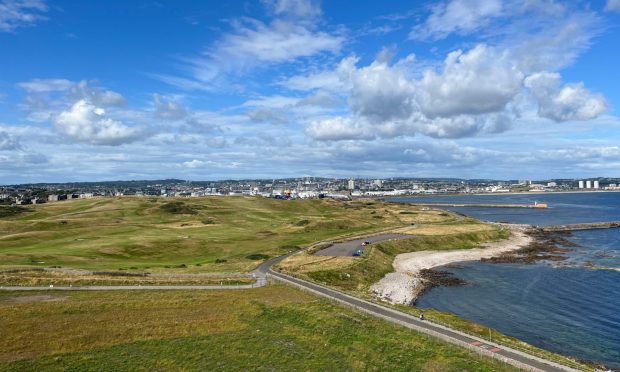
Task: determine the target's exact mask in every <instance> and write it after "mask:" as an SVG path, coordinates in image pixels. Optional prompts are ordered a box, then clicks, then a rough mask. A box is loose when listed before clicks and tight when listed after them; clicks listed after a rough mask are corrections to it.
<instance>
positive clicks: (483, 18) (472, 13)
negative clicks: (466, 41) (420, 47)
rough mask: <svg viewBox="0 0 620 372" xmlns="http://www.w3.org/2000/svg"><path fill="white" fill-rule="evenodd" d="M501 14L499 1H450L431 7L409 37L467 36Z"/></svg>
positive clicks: (421, 38) (424, 38) (501, 9)
mask: <svg viewBox="0 0 620 372" xmlns="http://www.w3.org/2000/svg"><path fill="white" fill-rule="evenodd" d="M502 14H503V6H502V1H501V0H452V1H449V2H443V3H439V4H437V5H435V6H433V7H432V9H431V15H430V16H429V17H428V18H427V19H426V21H425V22H424V23H423V24H421V25H418V26H416V27H414V28H413V30H412V31H411V33H410V34H409V37H410V38H411V39H417V40H427V39H433V40H440V39H444V38H446V37H447V36H448V35H449V34H451V33H458V34H469V33H472V32H474V31H477V30H479V29H480V28H481V27H483V26H485V25H487V24H488V23H489V22H490V20H491V19H492V18H494V17H498V16H501V15H502Z"/></svg>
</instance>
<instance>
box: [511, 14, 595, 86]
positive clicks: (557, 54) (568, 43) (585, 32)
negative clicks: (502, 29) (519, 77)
mask: <svg viewBox="0 0 620 372" xmlns="http://www.w3.org/2000/svg"><path fill="white" fill-rule="evenodd" d="M540 17H542V16H540ZM555 17H557V15H554V16H548V17H547V18H542V19H541V18H538V19H536V21H535V22H532V20H529V19H525V20H523V21H522V23H525V24H526V25H527V27H525V26H523V25H522V23H518V24H517V25H516V26H514V27H506V29H507V30H506V32H507V33H508V35H507V38H506V40H505V41H504V42H503V45H504V47H505V48H506V49H507V50H509V52H510V54H511V58H512V59H513V60H514V61H515V63H516V64H517V66H519V69H520V70H521V71H523V72H524V73H526V74H531V73H535V72H540V71H557V70H559V69H562V68H564V67H567V66H570V65H571V64H572V63H573V62H574V61H575V60H576V59H577V57H578V56H579V55H580V54H582V53H583V52H584V51H586V50H587V49H588V48H589V47H590V45H591V44H592V39H593V38H594V37H595V36H597V35H599V34H600V32H601V28H602V26H601V20H600V18H599V16H598V15H596V14H595V13H593V12H578V13H575V14H569V15H565V16H563V17H561V18H560V19H558V18H555ZM532 23H533V24H534V25H535V26H532ZM531 27H535V29H531Z"/></svg>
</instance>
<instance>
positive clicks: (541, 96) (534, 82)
mask: <svg viewBox="0 0 620 372" xmlns="http://www.w3.org/2000/svg"><path fill="white" fill-rule="evenodd" d="M525 84H526V86H527V87H528V88H530V90H531V91H532V94H533V96H534V97H535V98H536V100H537V102H538V114H539V115H540V116H542V117H545V118H549V119H552V120H555V121H567V120H589V119H593V118H596V117H597V116H599V115H601V114H602V113H604V112H605V111H606V110H607V102H606V101H605V98H604V97H603V96H602V95H600V94H594V93H591V92H590V91H588V90H587V89H586V88H585V87H584V86H583V83H577V84H565V85H564V86H562V85H561V77H560V74H558V73H550V72H541V73H536V74H533V75H531V76H528V77H527V79H526V80H525Z"/></svg>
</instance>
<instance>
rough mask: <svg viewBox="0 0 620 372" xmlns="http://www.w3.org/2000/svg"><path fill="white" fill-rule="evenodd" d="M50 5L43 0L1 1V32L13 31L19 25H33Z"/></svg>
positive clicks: (43, 17) (41, 18)
mask: <svg viewBox="0 0 620 372" xmlns="http://www.w3.org/2000/svg"><path fill="white" fill-rule="evenodd" d="M47 10H48V6H47V5H46V4H45V2H44V1H42V0H2V1H0V32H13V31H15V30H16V29H17V28H19V27H26V26H32V25H34V24H35V23H36V22H37V21H40V20H44V19H46V18H45V16H43V14H44V13H46V12H47Z"/></svg>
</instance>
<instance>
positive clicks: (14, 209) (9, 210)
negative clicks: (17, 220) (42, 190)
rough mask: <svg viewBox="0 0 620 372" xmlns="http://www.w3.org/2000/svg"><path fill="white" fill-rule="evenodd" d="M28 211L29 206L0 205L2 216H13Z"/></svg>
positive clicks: (0, 215) (0, 214) (0, 216)
mask: <svg viewBox="0 0 620 372" xmlns="http://www.w3.org/2000/svg"><path fill="white" fill-rule="evenodd" d="M28 211H29V209H28V208H24V207H20V206H19V205H8V206H7V205H0V218H5V217H13V216H17V215H19V214H22V213H24V212H28Z"/></svg>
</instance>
